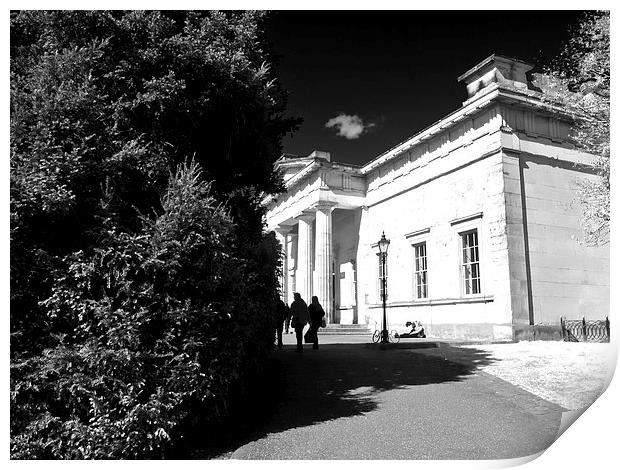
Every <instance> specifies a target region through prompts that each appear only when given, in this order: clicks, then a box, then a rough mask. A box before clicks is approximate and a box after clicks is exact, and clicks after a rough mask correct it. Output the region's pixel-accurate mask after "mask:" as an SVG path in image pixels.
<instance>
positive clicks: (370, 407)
mask: <svg viewBox="0 0 620 470" xmlns="http://www.w3.org/2000/svg"><path fill="white" fill-rule="evenodd" d="M324 339H325V341H324V342H328V343H334V342H337V341H339V340H338V338H329V339H328V338H324ZM358 339H359V341H357V340H356V339H355V338H348V339H347V340H346V341H348V343H349V344H322V345H321V348H320V349H319V350H318V351H315V350H312V349H311V347H310V345H306V346H305V350H304V352H303V353H301V354H299V353H296V352H295V351H294V346H293V344H292V343H293V341H294V340H293V338H292V335H291V336H289V337H285V343H288V344H286V345H285V347H284V349H283V350H281V351H276V352H275V353H274V355H273V359H272V369H271V372H270V373H269V374H267V375H266V376H265V381H264V383H263V386H262V389H261V391H260V393H258V394H257V395H256V402H255V403H252V404H249V406H248V409H252V410H255V411H253V412H249V413H246V414H245V415H244V416H243V417H241V419H240V420H238V421H237V422H238V424H239V426H240V428H239V429H242V430H243V432H242V433H238V434H237V435H236V436H234V439H233V440H235V439H236V440H235V442H234V443H233V442H230V444H232V445H231V446H230V447H229V449H228V452H225V453H223V457H224V458H231V459H251V460H259V459H274V460H276V459H277V460H279V459H314V460H330V459H386V460H392V459H408V460H414V459H509V458H516V457H525V456H528V455H532V454H535V453H537V452H540V451H541V450H544V449H546V448H547V447H548V446H549V445H550V444H551V443H552V442H553V441H554V439H555V437H556V434H557V431H558V428H559V425H560V419H561V413H562V411H563V409H562V408H561V407H559V406H557V405H554V404H552V403H550V402H547V401H545V400H543V399H541V398H539V397H537V396H535V395H532V394H530V393H528V392H526V391H524V390H522V389H520V388H518V387H515V386H514V385H511V384H509V383H508V382H505V381H503V380H501V379H498V378H496V377H493V376H491V375H489V374H486V373H484V372H480V371H477V370H476V369H475V366H474V365H472V364H474V363H479V364H483V363H485V361H489V360H491V359H490V358H489V357H488V355H487V354H486V353H484V352H483V351H479V357H477V358H476V360H474V361H472V360H471V356H470V357H469V358H468V363H467V364H459V363H456V362H450V361H447V360H445V359H444V358H441V357H434V356H429V355H424V354H421V353H420V352H421V351H420V350H416V349H401V348H399V349H386V350H381V349H378V348H376V347H373V346H369V345H367V344H365V343H366V341H367V340H366V339H365V338H358ZM401 346H402V344H401ZM469 353H470V355H471V351H469ZM474 353H475V351H474ZM265 397H270V398H269V399H265ZM261 408H262V409H261ZM244 420H245V421H246V422H245V423H244V422H243V421H244ZM194 458H201V457H200V454H196V455H195V457H194ZM202 458H204V456H203V457H202Z"/></svg>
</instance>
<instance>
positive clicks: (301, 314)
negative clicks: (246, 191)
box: [291, 292, 308, 352]
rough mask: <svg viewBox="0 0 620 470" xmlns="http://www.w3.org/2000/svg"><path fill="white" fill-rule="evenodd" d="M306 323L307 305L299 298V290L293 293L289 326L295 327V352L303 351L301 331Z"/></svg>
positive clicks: (302, 331)
mask: <svg viewBox="0 0 620 470" xmlns="http://www.w3.org/2000/svg"><path fill="white" fill-rule="evenodd" d="M306 323H308V305H306V302H304V299H302V298H301V295H300V294H299V292H295V293H294V294H293V303H292V304H291V326H292V327H293V328H294V329H295V335H296V336H297V349H296V350H295V351H296V352H303V350H304V347H303V333H304V327H305V326H306Z"/></svg>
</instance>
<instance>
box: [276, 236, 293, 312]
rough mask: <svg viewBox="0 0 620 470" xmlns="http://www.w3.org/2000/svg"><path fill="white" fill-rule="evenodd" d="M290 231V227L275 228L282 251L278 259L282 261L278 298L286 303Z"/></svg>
mask: <svg viewBox="0 0 620 470" xmlns="http://www.w3.org/2000/svg"><path fill="white" fill-rule="evenodd" d="M290 231H291V227H287V226H282V225H280V226H278V227H277V228H276V230H275V232H276V238H277V239H278V241H279V242H280V244H281V245H282V251H281V252H280V260H281V262H282V274H281V276H280V298H281V299H282V300H283V301H284V302H285V303H288V250H287V247H288V233H289V232H290Z"/></svg>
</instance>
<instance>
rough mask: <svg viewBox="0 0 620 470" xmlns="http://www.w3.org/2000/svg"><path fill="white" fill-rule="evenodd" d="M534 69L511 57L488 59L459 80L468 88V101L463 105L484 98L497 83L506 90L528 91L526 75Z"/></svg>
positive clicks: (499, 56) (497, 56) (494, 55)
mask: <svg viewBox="0 0 620 470" xmlns="http://www.w3.org/2000/svg"><path fill="white" fill-rule="evenodd" d="M532 68H533V67H532V66H531V65H530V64H527V63H525V62H522V61H520V60H517V59H511V58H510V57H504V56H501V55H497V54H493V55H492V56H489V57H487V58H486V59H484V60H483V61H482V62H480V63H479V64H478V65H476V66H475V67H473V68H471V69H469V70H468V71H467V72H465V73H464V74H463V75H461V76H460V77H459V78H458V81H459V82H464V83H465V86H466V87H467V100H466V101H465V102H464V103H463V104H464V105H465V104H467V103H470V102H471V101H474V100H475V99H476V98H478V97H479V96H482V95H483V94H485V93H486V91H488V90H487V89H488V88H489V87H490V86H491V85H493V84H495V83H497V84H498V85H499V86H501V87H504V88H517V89H522V90H527V89H528V85H527V78H526V75H525V74H526V73H527V72H529V71H530V70H532Z"/></svg>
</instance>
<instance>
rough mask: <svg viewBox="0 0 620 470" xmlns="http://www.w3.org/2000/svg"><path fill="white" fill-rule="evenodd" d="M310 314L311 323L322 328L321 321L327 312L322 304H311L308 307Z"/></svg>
mask: <svg viewBox="0 0 620 470" xmlns="http://www.w3.org/2000/svg"><path fill="white" fill-rule="evenodd" d="M308 313H310V323H311V324H312V326H313V327H317V328H318V327H319V326H321V319H322V318H323V317H324V316H325V310H323V307H321V304H320V303H318V302H317V303H316V304H314V303H311V304H310V305H308Z"/></svg>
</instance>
